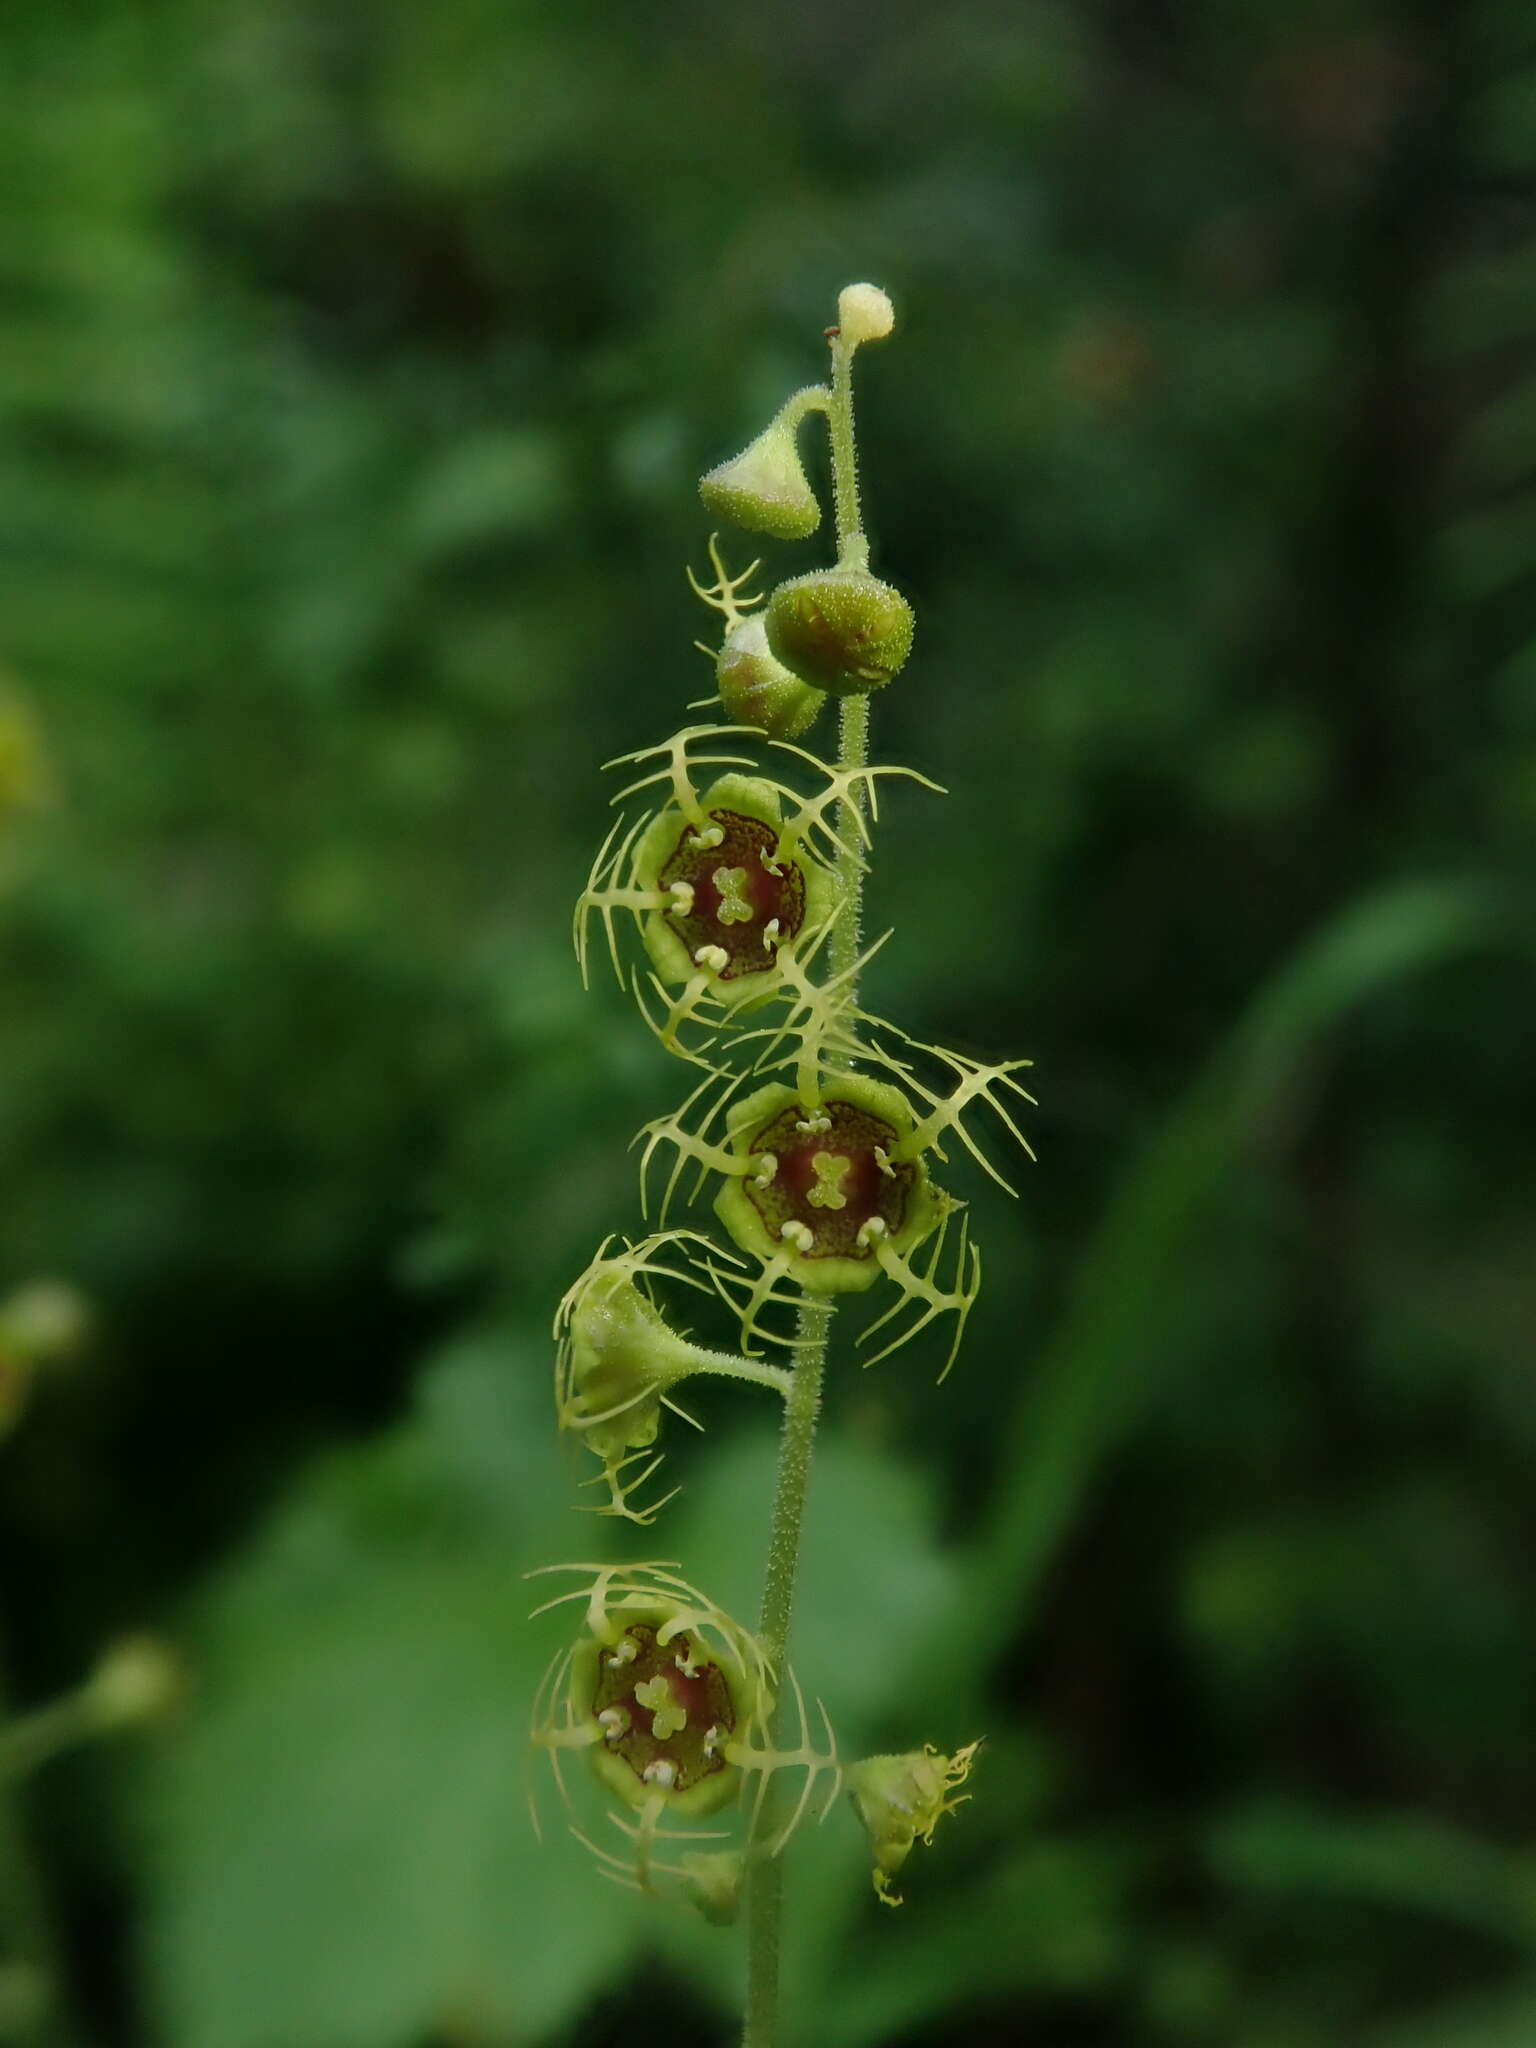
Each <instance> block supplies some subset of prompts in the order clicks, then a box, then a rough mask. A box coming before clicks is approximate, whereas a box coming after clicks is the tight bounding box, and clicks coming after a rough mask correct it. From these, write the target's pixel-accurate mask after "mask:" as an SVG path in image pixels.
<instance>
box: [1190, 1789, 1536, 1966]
mask: <svg viewBox="0 0 1536 2048" xmlns="http://www.w3.org/2000/svg"><path fill="white" fill-rule="evenodd" d="M1207 1854H1208V1856H1209V1857H1210V1860H1211V1867H1212V1870H1213V1873H1214V1875H1215V1877H1216V1879H1217V1881H1218V1882H1219V1883H1220V1884H1221V1885H1222V1886H1223V1887H1226V1886H1239V1887H1244V1888H1248V1889H1252V1890H1258V1891H1273V1892H1282V1893H1284V1892H1294V1893H1297V1894H1300V1895H1304V1896H1305V1897H1307V1898H1308V1899H1312V1900H1323V1901H1326V1900H1328V1899H1337V1900H1339V1901H1340V1902H1346V1901H1347V1902H1352V1903H1356V1904H1361V1905H1370V1906H1378V1907H1382V1908H1385V1909H1387V1910H1389V1911H1394V1912H1405V1913H1414V1914H1420V1915H1427V1916H1429V1917H1431V1918H1435V1919H1442V1920H1450V1921H1454V1922H1457V1923H1458V1924H1460V1925H1461V1926H1464V1927H1467V1928H1470V1929H1472V1930H1473V1931H1475V1932H1476V1933H1479V1934H1486V1935H1491V1936H1493V1937H1494V1938H1496V1939H1498V1940H1501V1941H1508V1942H1512V1943H1514V1944H1516V1945H1517V1946H1518V1947H1520V1948H1524V1949H1530V1948H1536V1858H1532V1857H1530V1856H1521V1855H1519V1854H1516V1853H1514V1852H1512V1851H1510V1850H1507V1849H1501V1848H1496V1847H1494V1846H1493V1845H1492V1844H1491V1843H1487V1842H1480V1841H1477V1840H1475V1839H1474V1838H1473V1837H1472V1836H1470V1835H1467V1834H1464V1833H1461V1832H1460V1831H1458V1830H1457V1829H1455V1828H1452V1827H1448V1826H1445V1825H1443V1824H1442V1823H1440V1822H1437V1821H1433V1820H1430V1819H1428V1818H1426V1817H1425V1816H1424V1815H1422V1814H1417V1813H1385V1814H1383V1813H1377V1814H1348V1813H1338V1812H1334V1811H1330V1810H1329V1809H1327V1808H1323V1807H1317V1806H1311V1805H1307V1804H1305V1803H1303V1802H1301V1801H1297V1800H1271V1801H1256V1802H1254V1803H1253V1804H1251V1805H1248V1806H1244V1807H1240V1808H1238V1809H1236V1810H1234V1811H1232V1812H1230V1813H1228V1814H1226V1815H1224V1816H1221V1817H1219V1818H1218V1819H1217V1821H1216V1823H1215V1825H1214V1827H1213V1828H1212V1830H1211V1832H1210V1835H1209V1837H1208V1840H1207Z"/></svg>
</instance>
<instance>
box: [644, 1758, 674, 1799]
mask: <svg viewBox="0 0 1536 2048" xmlns="http://www.w3.org/2000/svg"><path fill="white" fill-rule="evenodd" d="M640 1776H641V1778H642V1779H643V1780H644V1781H645V1783H646V1784H647V1785H659V1786H660V1787H661V1789H662V1791H663V1792H670V1791H671V1790H672V1787H673V1786H674V1785H675V1784H676V1783H677V1765H676V1764H675V1763H673V1762H671V1760H670V1759H669V1758H667V1757H664V1756H659V1757H657V1758H656V1759H655V1760H654V1762H652V1763H648V1764H647V1765H646V1767H645V1769H644V1770H643V1771H642V1772H641V1773H640Z"/></svg>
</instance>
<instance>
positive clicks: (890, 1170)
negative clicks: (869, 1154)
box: [875, 1145, 896, 1180]
mask: <svg viewBox="0 0 1536 2048" xmlns="http://www.w3.org/2000/svg"><path fill="white" fill-rule="evenodd" d="M875 1164H876V1166H878V1167H879V1169H880V1171H881V1172H882V1173H883V1174H884V1175H885V1177H886V1179H887V1180H894V1179H895V1178H896V1169H895V1167H894V1166H892V1164H891V1155H890V1153H889V1152H887V1151H886V1149H885V1147H884V1146H883V1145H877V1146H876V1147H875Z"/></svg>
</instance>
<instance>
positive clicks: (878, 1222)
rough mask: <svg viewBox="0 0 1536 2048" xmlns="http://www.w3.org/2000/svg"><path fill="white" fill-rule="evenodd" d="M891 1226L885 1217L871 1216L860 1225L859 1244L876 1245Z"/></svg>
mask: <svg viewBox="0 0 1536 2048" xmlns="http://www.w3.org/2000/svg"><path fill="white" fill-rule="evenodd" d="M889 1228H890V1225H889V1224H888V1223H887V1222H886V1220H885V1218H884V1217H883V1216H871V1217H869V1218H868V1219H867V1220H866V1221H865V1222H863V1223H861V1224H860V1225H859V1243H860V1244H875V1243H877V1242H878V1241H879V1239H881V1238H882V1237H884V1236H885V1234H886V1232H887V1231H888V1230H889Z"/></svg>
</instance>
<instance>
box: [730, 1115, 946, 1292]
mask: <svg viewBox="0 0 1536 2048" xmlns="http://www.w3.org/2000/svg"><path fill="white" fill-rule="evenodd" d="M899 1143H900V1133H899V1132H898V1131H897V1130H895V1128H894V1127H893V1126H892V1125H890V1124H888V1123H885V1122H884V1121H883V1120H882V1119H881V1118H880V1117H877V1116H871V1115H870V1113H869V1111H868V1110H866V1109H861V1108H860V1107H859V1105H858V1104H857V1103H853V1102H838V1101H836V1100H829V1101H826V1102H824V1103H823V1104H822V1106H821V1108H820V1109H819V1110H816V1111H810V1110H806V1109H804V1108H802V1107H801V1106H800V1104H799V1103H791V1104H790V1106H789V1108H788V1109H784V1110H781V1111H780V1112H779V1114H778V1115H777V1116H776V1117H774V1118H773V1120H772V1121H771V1122H770V1123H766V1124H764V1125H763V1127H762V1129H761V1130H760V1131H757V1132H755V1133H754V1134H753V1138H752V1156H753V1158H754V1159H756V1160H758V1161H760V1162H761V1165H760V1169H759V1170H758V1171H756V1172H749V1173H748V1175H747V1177H746V1180H745V1183H744V1186H745V1190H746V1195H747V1199H748V1201H750V1202H751V1204H752V1206H753V1208H755V1209H756V1211H757V1213H758V1214H759V1215H760V1216H761V1217H762V1219H763V1222H764V1223H765V1224H766V1225H767V1227H768V1232H769V1235H770V1236H772V1237H781V1236H782V1235H783V1232H784V1225H785V1224H786V1223H793V1224H798V1225H800V1226H801V1231H797V1232H795V1233H794V1236H797V1237H801V1242H802V1245H803V1252H802V1255H803V1256H804V1257H805V1258H808V1259H872V1258H873V1257H874V1256H875V1252H874V1246H873V1244H872V1243H871V1242H870V1234H866V1233H865V1225H866V1224H867V1223H869V1222H870V1221H871V1219H873V1218H875V1217H878V1218H879V1219H880V1221H881V1222H883V1223H884V1225H885V1226H886V1231H887V1233H894V1232H895V1231H898V1230H899V1229H900V1228H901V1226H902V1223H903V1222H904V1221H905V1219H906V1214H907V1204H908V1202H909V1200H910V1198H911V1193H912V1187H913V1183H914V1182H915V1180H916V1178H917V1168H916V1167H915V1166H913V1165H910V1164H907V1163H903V1162H900V1161H893V1160H892V1159H891V1156H890V1155H891V1153H892V1152H893V1151H894V1150H895V1148H896V1146H897V1145H898V1144H899ZM765 1155H766V1156H765ZM770 1158H771V1160H772V1162H773V1171H772V1173H771V1175H770V1173H769V1171H768V1160H769V1159H770ZM803 1231H809V1233H810V1242H809V1244H808V1245H806V1244H804V1240H803V1236H802V1232H803Z"/></svg>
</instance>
